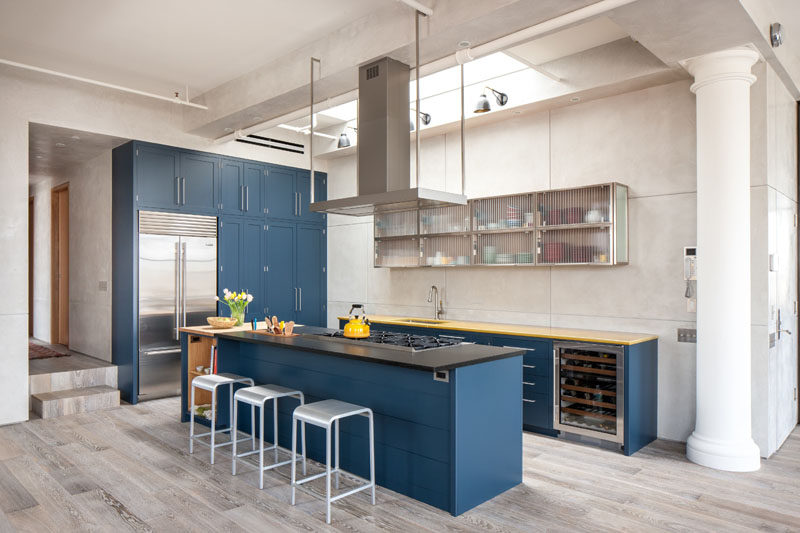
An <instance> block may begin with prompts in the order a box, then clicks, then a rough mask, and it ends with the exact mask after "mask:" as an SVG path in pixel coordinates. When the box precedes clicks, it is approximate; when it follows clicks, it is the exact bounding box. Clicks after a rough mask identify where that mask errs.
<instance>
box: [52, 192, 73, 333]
mask: <svg viewBox="0 0 800 533" xmlns="http://www.w3.org/2000/svg"><path fill="white" fill-rule="evenodd" d="M50 198H51V200H50V205H51V211H50V236H51V246H50V254H51V255H50V261H51V268H50V272H51V282H50V287H51V290H52V295H51V302H52V305H51V307H50V310H51V321H50V327H51V330H50V338H51V342H52V343H53V344H62V345H64V346H69V184H68V183H67V184H64V185H60V186H58V187H54V188H53V189H52V191H51V196H50Z"/></svg>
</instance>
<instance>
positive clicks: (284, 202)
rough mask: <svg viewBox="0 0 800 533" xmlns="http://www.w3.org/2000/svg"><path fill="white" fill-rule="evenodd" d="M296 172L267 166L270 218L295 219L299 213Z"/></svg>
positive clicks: (268, 210) (268, 211)
mask: <svg viewBox="0 0 800 533" xmlns="http://www.w3.org/2000/svg"><path fill="white" fill-rule="evenodd" d="M294 182H295V171H294V170H289V169H286V168H283V167H276V166H272V165H268V166H267V189H266V204H267V215H268V216H269V217H270V218H283V219H294V218H295V216H296V213H297V195H296V194H295V189H294V185H295V183H294Z"/></svg>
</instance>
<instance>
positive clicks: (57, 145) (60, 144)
mask: <svg viewBox="0 0 800 533" xmlns="http://www.w3.org/2000/svg"><path fill="white" fill-rule="evenodd" d="M65 146H66V144H64V143H56V147H58V148H64V147H65Z"/></svg>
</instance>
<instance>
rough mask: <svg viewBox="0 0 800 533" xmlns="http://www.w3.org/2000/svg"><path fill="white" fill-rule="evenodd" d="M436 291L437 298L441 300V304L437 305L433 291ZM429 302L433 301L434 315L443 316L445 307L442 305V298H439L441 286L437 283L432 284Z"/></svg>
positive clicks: (435, 316)
mask: <svg viewBox="0 0 800 533" xmlns="http://www.w3.org/2000/svg"><path fill="white" fill-rule="evenodd" d="M434 292H435V293H436V300H439V306H438V307H437V306H436V300H434V298H433V293H434ZM428 302H429V303H430V302H433V310H434V313H433V317H434V318H436V319H439V318H442V315H444V307H443V306H442V300H441V299H440V298H439V288H438V287H437V286H436V285H431V290H429V291H428Z"/></svg>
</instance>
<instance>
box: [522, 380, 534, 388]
mask: <svg viewBox="0 0 800 533" xmlns="http://www.w3.org/2000/svg"><path fill="white" fill-rule="evenodd" d="M522 384H523V385H530V386H531V387H533V386H534V385H536V383H528V382H527V381H523V382H522Z"/></svg>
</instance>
